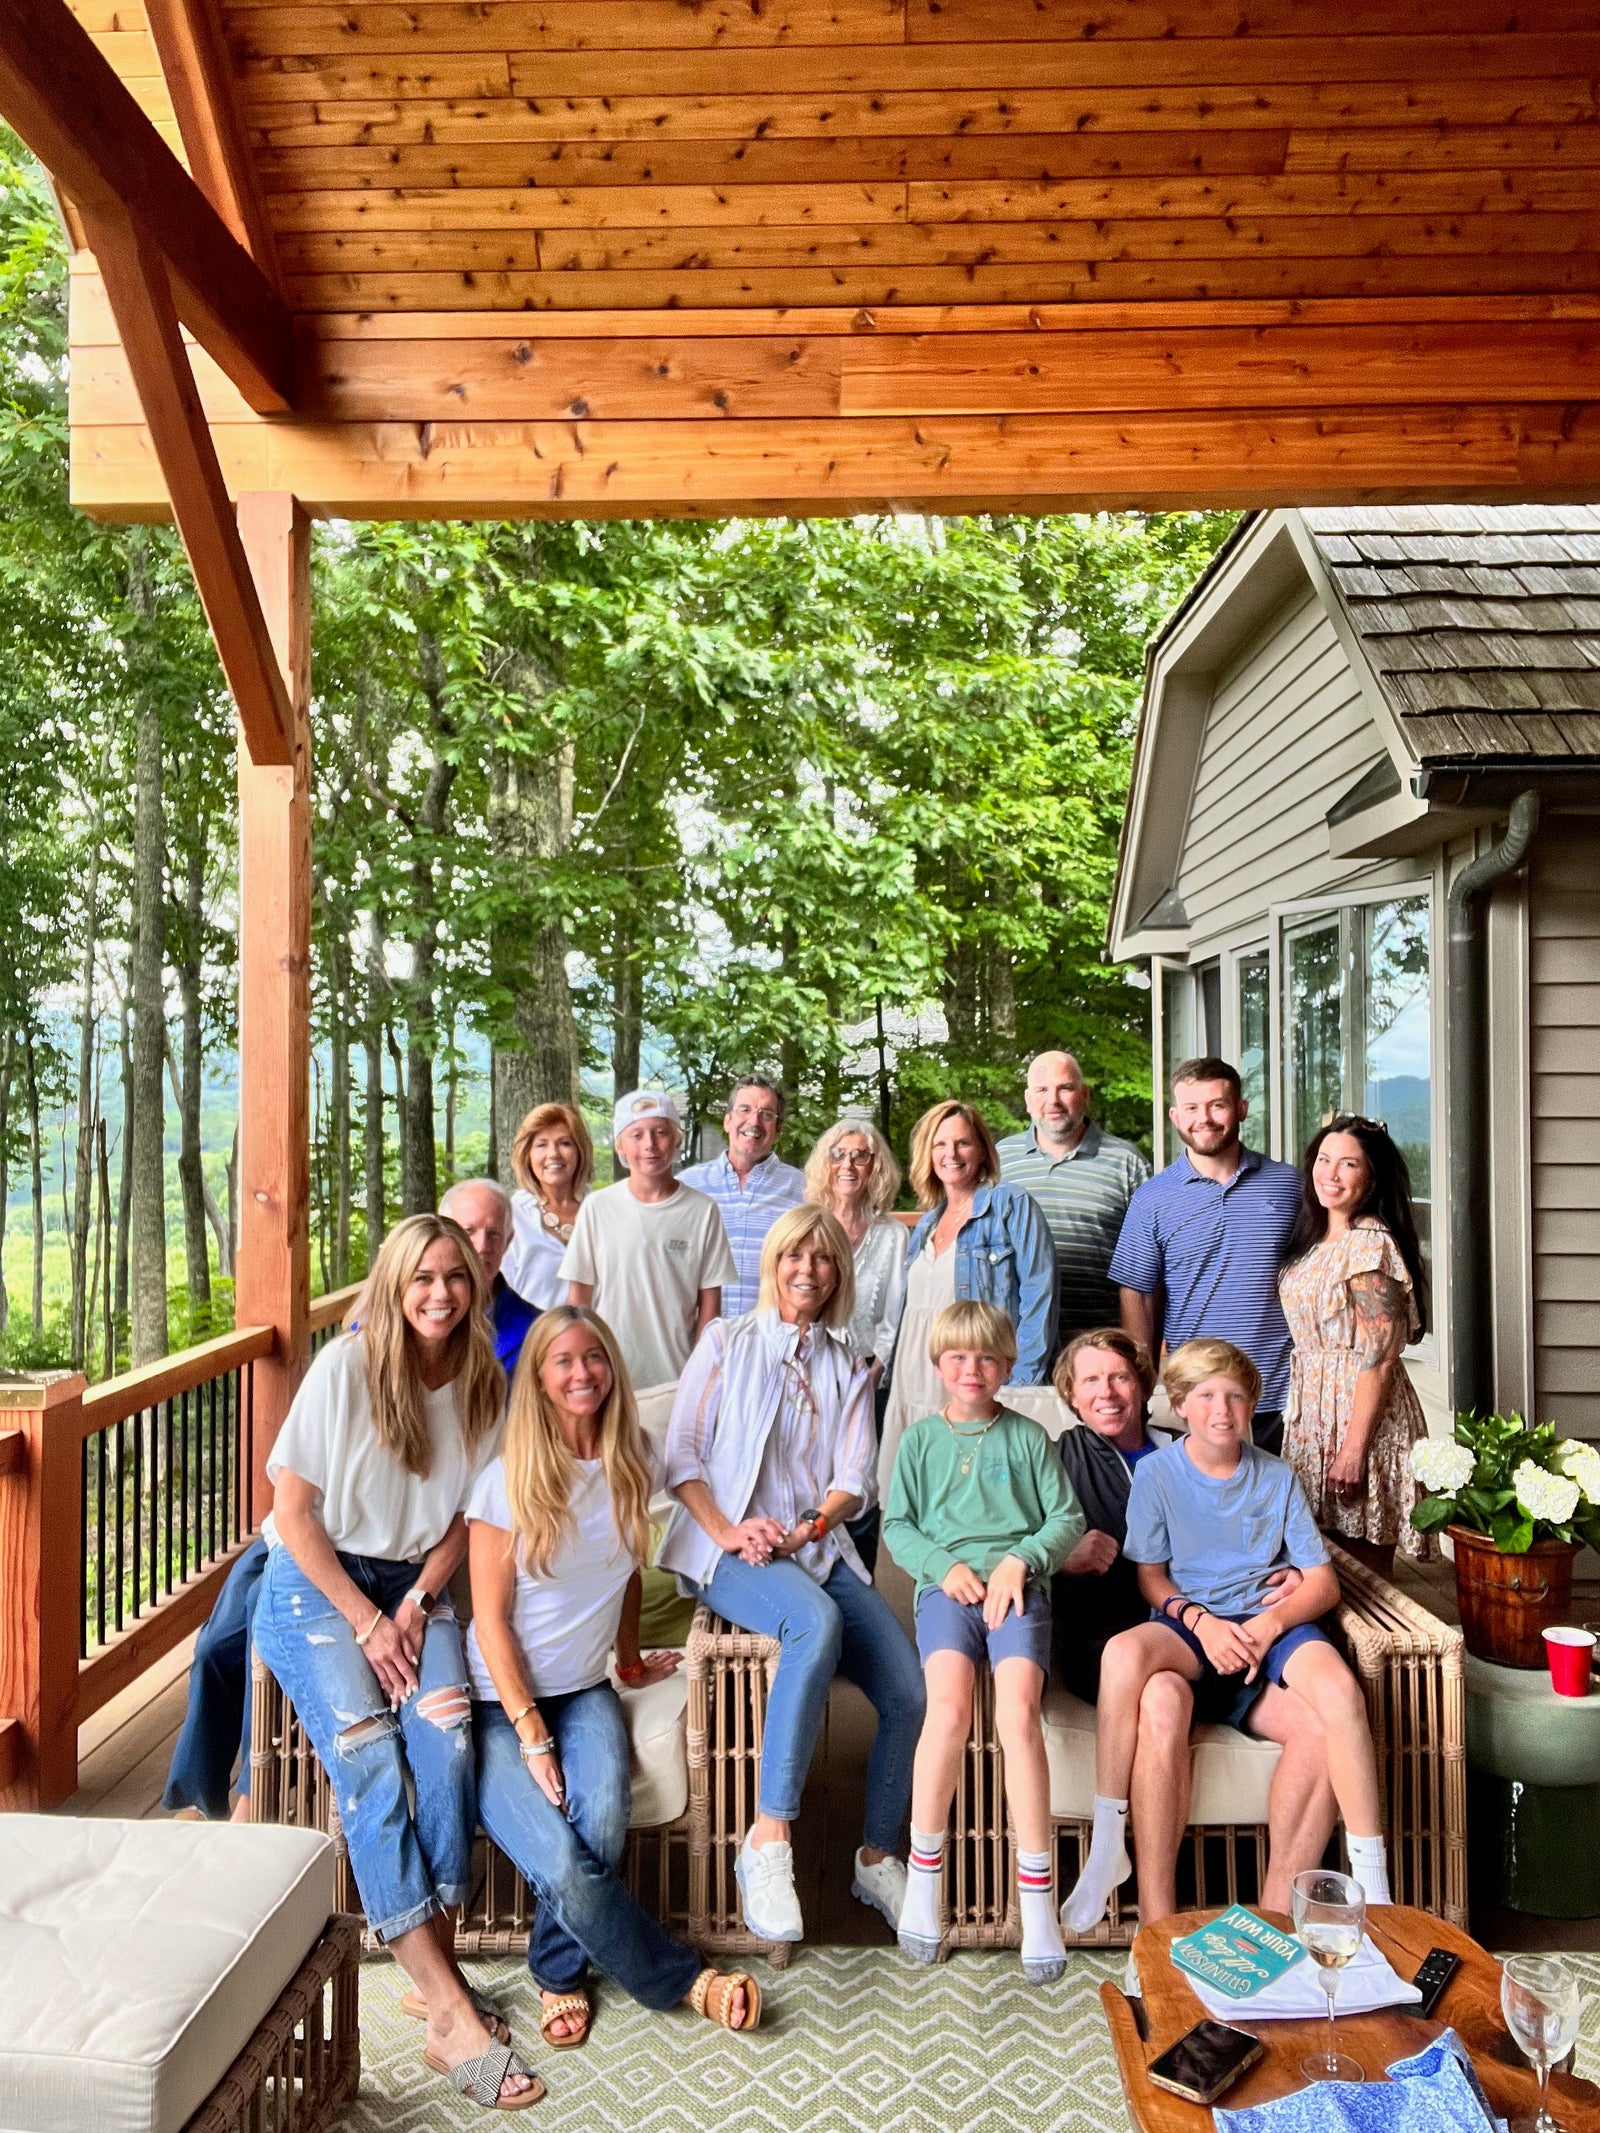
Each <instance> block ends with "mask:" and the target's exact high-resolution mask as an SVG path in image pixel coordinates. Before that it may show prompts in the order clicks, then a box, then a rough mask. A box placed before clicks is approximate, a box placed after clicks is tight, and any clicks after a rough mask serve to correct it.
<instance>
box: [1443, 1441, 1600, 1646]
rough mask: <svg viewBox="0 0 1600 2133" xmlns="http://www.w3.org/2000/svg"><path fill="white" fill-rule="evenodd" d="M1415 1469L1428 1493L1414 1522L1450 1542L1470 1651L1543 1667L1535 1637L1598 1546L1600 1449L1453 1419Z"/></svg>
mask: <svg viewBox="0 0 1600 2133" xmlns="http://www.w3.org/2000/svg"><path fill="white" fill-rule="evenodd" d="M1411 1471H1412V1473H1413V1474H1414V1475H1415V1476H1416V1479H1417V1481H1418V1483H1419V1484H1420V1485H1421V1487H1422V1488H1423V1489H1424V1490H1425V1491H1426V1492H1427V1493H1426V1494H1425V1495H1422V1496H1420V1497H1419V1498H1418V1499H1417V1502H1416V1505H1415V1507H1414V1509H1413V1510H1412V1513H1411V1523H1412V1524H1413V1525H1414V1526H1415V1527H1417V1529H1418V1530H1419V1531H1420V1532H1423V1533H1435V1532H1438V1531H1439V1530H1440V1529H1441V1528H1442V1529H1443V1530H1444V1531H1445V1532H1446V1533H1447V1534H1448V1535H1449V1537H1450V1539H1451V1541H1452V1543H1453V1544H1454V1552H1455V1569H1456V1602H1457V1606H1458V1607H1459V1610H1460V1614H1461V1632H1462V1636H1463V1637H1464V1639H1465V1641H1466V1646H1467V1650H1468V1651H1469V1652H1473V1653H1475V1654H1476V1655H1477V1656H1478V1657H1479V1658H1480V1659H1490V1660H1493V1661H1495V1662H1496V1663H1497V1664H1498V1665H1500V1666H1520V1667H1528V1668H1532V1667H1540V1666H1543V1664H1544V1647H1543V1642H1542V1637H1541V1633H1542V1632H1543V1631H1544V1630H1546V1629H1549V1628H1553V1627H1554V1626H1555V1625H1556V1624H1557V1623H1558V1622H1560V1621H1562V1620H1563V1619H1564V1618H1565V1616H1566V1614H1567V1611H1568V1609H1569V1608H1570V1606H1571V1603H1572V1559H1573V1557H1574V1556H1575V1555H1576V1553H1577V1551H1578V1549H1579V1547H1580V1546H1581V1545H1582V1544H1584V1543H1585V1542H1587V1543H1588V1545H1589V1546H1590V1547H1600V1451H1597V1450H1596V1449H1595V1447H1594V1446H1593V1445H1592V1444H1581V1443H1577V1442H1575V1441H1574V1440H1573V1439H1571V1438H1565V1437H1558V1436H1557V1435H1556V1429H1555V1424H1554V1423H1553V1422H1543V1423H1540V1424H1538V1425H1537V1427H1535V1426H1532V1425H1530V1424H1529V1423H1527V1422H1524V1420H1523V1419H1522V1417H1521V1415H1518V1414H1511V1415H1457V1417H1456V1427H1455V1435H1454V1436H1453V1437H1423V1438H1421V1439H1419V1441H1418V1442H1417V1443H1416V1444H1414V1445H1413V1446H1412V1447H1411Z"/></svg>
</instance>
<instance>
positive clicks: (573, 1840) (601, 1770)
mask: <svg viewBox="0 0 1600 2133" xmlns="http://www.w3.org/2000/svg"><path fill="white" fill-rule="evenodd" d="M539 1715H540V1716H541V1717H542V1718H543V1720H544V1722H545V1724H546V1725H547V1726H548V1727H549V1728H550V1731H551V1733H552V1734H553V1735H554V1736H555V1743H556V1755H557V1757H558V1758H559V1760H560V1763H561V1775H562V1778H563V1780H564V1783H565V1788H566V1796H567V1806H566V1812H565V1813H564V1814H563V1813H562V1811H561V1810H560V1809H559V1808H557V1807H552V1806H551V1804H550V1802H549V1800H547V1799H546V1797H545V1795H544V1793H543V1792H542V1791H541V1790H540V1788H539V1786H538V1785H537V1784H535V1782H534V1780H533V1777H532V1776H531V1774H530V1773H529V1771H528V1770H527V1769H526V1768H525V1767H524V1764H523V1761H522V1753H521V1750H520V1749H519V1748H518V1745H517V1736H516V1733H515V1732H514V1731H513V1729H512V1725H511V1721H510V1719H509V1718H508V1717H507V1716H506V1713H505V1712H504V1710H503V1709H502V1708H501V1706H500V1705H499V1704H497V1703H475V1704H474V1705H473V1707H472V1728H473V1732H474V1734H475V1736H476V1738H477V1744H478V1812H479V1814H480V1815H481V1816H482V1817H483V1826H484V1828H485V1829H486V1830H487V1831H488V1832H489V1834H490V1836H491V1837H493V1839H494V1841H495V1843H496V1844H498V1845H499V1847H500V1849H501V1850H502V1851H503V1852H504V1853H505V1855H506V1857H507V1858H508V1859H510V1860H511V1861H512V1862H513V1863H514V1864H515V1865H516V1866H517V1867H518V1868H519V1869H520V1870H521V1872H522V1874H523V1876H524V1877H525V1879H526V1880H527V1882H528V1883H529V1885H530V1887H531V1888H532V1889H533V1890H534V1892H535V1894H536V1895H537V1896H538V1899H539V1907H538V1909H537V1911H536V1912H535V1913H534V1920H533V1932H532V1935H531V1936H530V1938H529V1941H528V1968H529V1969H530V1970H531V1971H532V1972H533V1979H534V1983H535V1984H536V1985H537V1986H538V1987H539V1989H540V1991H541V1992H572V1991H574V1990H575V1989H576V1988H577V1987H578V1986H579V1985H581V1984H582V1982H583V1979H584V1975H585V1973H586V1971H587V1970H588V1967H589V1965H590V1963H593V1964H594V1966H595V1968H596V1969H597V1970H598V1971H600V1972H601V1974H602V1975H603V1976H605V1977H609V1978H613V1979H614V1980H615V1981H616V1983H617V1984H619V1985H620V1986H621V1987H622V1989H623V1990H624V1991H625V1992H628V1993H631V1994H632V1995H633V1997H634V1999H636V2000H638V2001H640V2002H641V2003H642V2004H643V2005H644V2006H646V2007H653V2008H655V2009H657V2010H660V2009H662V2008H667V2007H676V2006H677V2004H678V2002H679V2001H680V2000H682V1999H685V1998H687V1996H688V1992H689V1988H690V1986H691V1985H692V1984H693V1983H694V1981H695V1979H696V1978H697V1977H698V1976H699V1975H700V1970H701V1962H700V1958H699V1956H698V1955H696V1953H695V1952H694V1950H693V1949H692V1948H689V1947H686V1946H685V1945H684V1943H683V1942H682V1941H681V1940H676V1939H674V1938H673V1936H672V1935H671V1934H670V1933H669V1932H668V1931H667V1929H666V1927H665V1926H663V1925H661V1924H659V1923H658V1921H657V1920H655V1919H654V1918H652V1917H651V1915H650V1913H649V1912H648V1911H646V1910H644V1909H643V1908H642V1907H641V1906H640V1905H639V1904H637V1903H635V1901H634V1899H633V1898H632V1897H631V1896H630V1895H629V1894H628V1892H627V1890H626V1889H625V1888H624V1887H623V1886H622V1883H621V1882H620V1881H619V1880H618V1879H617V1868H618V1867H619V1866H620V1865H621V1863H622V1852H623V1847H624V1845H625V1844H626V1843H627V1841H628V1817H629V1814H630V1812H631V1809H632V1804H633V1801H632V1787H631V1785H630V1784H629V1781H628V1730H627V1726H626V1724H625V1723H624V1720H623V1716H622V1705H621V1704H620V1703H619V1702H618V1700H617V1695H616V1691H615V1690H614V1689H613V1688H612V1687H611V1686H610V1684H609V1683H608V1682H601V1684H600V1685H599V1687H598V1688H593V1689H578V1690H577V1691H575V1692H574V1693H573V1694H572V1695H570V1696H541V1697H540V1698H539Z"/></svg>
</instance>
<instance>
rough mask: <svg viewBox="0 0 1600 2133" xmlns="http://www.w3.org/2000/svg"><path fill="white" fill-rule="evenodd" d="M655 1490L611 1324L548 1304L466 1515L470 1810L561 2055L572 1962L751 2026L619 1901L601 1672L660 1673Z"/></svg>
mask: <svg viewBox="0 0 1600 2133" xmlns="http://www.w3.org/2000/svg"><path fill="white" fill-rule="evenodd" d="M654 1486H655V1475H654V1472H653V1468H652V1462H651V1456H650V1447H649V1443H648V1440H647V1439H646V1437H645V1435H644V1432H643V1431H642V1430H641V1429H640V1427H639V1415H638V1409H637V1407H636V1406H635V1404H634V1398H633V1390H632V1387H631V1386H630V1384H629V1382H628V1374H627V1371H626V1369H625V1367H624V1365H623V1362H622V1358H621V1355H620V1353H619V1351H618V1347H617V1343H616V1340H615V1338H614V1337H613V1335H612V1332H611V1329H610V1328H609V1327H608V1326H607V1325H606V1323H605V1321H604V1320H603V1319H601V1318H598V1317H596V1315H595V1313H594V1312H593V1311H590V1310H586V1309H584V1308H582V1307H580V1306H577V1305H558V1306H557V1307H556V1309H554V1310H552V1311H547V1312H545V1313H544V1315H543V1316H542V1317H541V1318H540V1319H539V1320H538V1321H537V1322H536V1324H535V1325H534V1327H533V1330H532V1332H531V1333H530V1334H529V1335H528V1338H527V1341H526V1343H525V1345H524V1347H523V1350H522V1356H521V1359H520V1361H519V1362H518V1364H517V1371H516V1376H515V1378H514V1379H513V1381H512V1386H511V1404H510V1407H509V1409H508V1411H507V1416H506V1435H505V1448H504V1452H503V1454H502V1456H501V1457H500V1458H499V1459H496V1460H494V1461H493V1462H492V1463H491V1464H490V1465H489V1466H488V1467H487V1468H486V1469H485V1471H484V1473H483V1475H482V1476H481V1478H480V1479H479V1481H478V1484H477V1486H476V1488H475V1489H474V1490H473V1492H472V1500H471V1502H470V1503H469V1504H468V1506H467V1521H468V1525H469V1527H470V1531H471V1544H470V1545H471V1559H472V1628H471V1630H470V1632H469V1633H468V1638H467V1656H468V1662H469V1664H470V1667H471V1670H472V1693H473V1699H474V1701H473V1726H474V1731H475V1733H476V1735H477V1744H478V1811H479V1813H480V1815H481V1816H482V1818H483V1826H484V1828H485V1829H486V1830H488V1832H489V1834H490V1836H492V1837H493V1838H494V1840H495V1842H496V1844H498V1845H499V1846H500V1848H501V1850H502V1851H503V1852H505V1854H506V1855H507V1857H508V1858H510V1859H511V1860H513V1861H514V1862H515V1864H516V1865H517V1867H518V1868H519V1869H520V1870H521V1872H522V1874H523V1875H524V1877H525V1878H526V1880H527V1881H528V1882H529V1884H530V1885H531V1886H532V1887H533V1888H534V1889H535V1890H536V1891H537V1894H538V1898H539V1904H538V1909H537V1911H536V1913H535V1915H534V1922H533V1932H532V1935H531V1937H530V1939H529V1942H528V1968H529V1969H530V1970H531V1971H532V1973H533V1980H534V1983H535V1984H536V1985H537V1986H538V1987H539V1990H540V1993H541V1995H542V1998H543V2002H544V2006H543V2012H542V2014H541V2017H540V2023H539V2028H540V2033H541V2034H542V2035H543V2036H544V2037H545V2039H546V2040H547V2041H548V2042H549V2043H550V2044H551V2045H552V2046H553V2047H554V2048H555V2049H556V2050H558V2051H566V2050H571V2049H572V2048H573V2047H574V2046H576V2045H580V2044H582V2043H583V2042H584V2040H585V2039H586V2038H587V2036H588V2034H589V2022H590V2006H589V1996H588V1993H587V1992H586V1991H585V1990H584V1980H585V1977H586V1976H587V1974H588V1970H589V1966H590V1964H591V1963H592V1964H593V1965H594V1967H595V1968H596V1969H597V1970H599V1971H601V1972H602V1973H603V1974H604V1975H605V1976H606V1977H609V1978H613V1979H614V1980H615V1981H616V1982H617V1983H618V1984H619V1985H621V1986H622V1987H623V1989H624V1990H625V1991H626V1992H629V1993H631V1994H632V1996H633V1997H634V1999H636V2000H638V2001H640V2002H641V2003H642V2004H643V2005H644V2006H646V2007H651V2008H656V2009H664V2008H668V2007H676V2006H677V2005H678V2004H679V2003H680V2002H681V2001H687V2002H688V2003H689V2004H690V2005H691V2006H692V2007H693V2008H694V2009H695V2010H696V2011H697V2012H698V2013H700V2014H703V2015H705V2016H707V2017H708V2018H709V2019H710V2020H711V2021H713V2022H718V2023H720V2024H721V2025H722V2026H723V2027H724V2028H727V2029H753V2028H754V2027H755V2025H756V2023H757V2022H758V2021H759V2020H760V2017H761V1994H760V1992H759V1990H758V1989H757V1987H756V1985H755V1983H754V1981H753V1980H752V1979H751V1978H750V1977H749V1976H748V1975H747V1974H746V1973H745V1972H744V1971H735V1972H734V1973H733V1974H732V1975H731V1976H725V1975H723V1974H721V1973H719V1972H718V1971H715V1970H708V1969H706V1968H704V1967H703V1966H702V1964H701V1961H700V1958H699V1956H698V1955H697V1954H696V1953H695V1951H694V1950H693V1949H692V1948H690V1947H688V1946H686V1945H685V1943H684V1942H682V1941H680V1940H677V1939H675V1938H674V1937H673V1935H672V1934H670V1933H669V1932H668V1931H667V1930H666V1928H665V1927H664V1926H662V1925H660V1924H659V1923H658V1922H657V1921H656V1920H655V1919H654V1918H652V1917H651V1915H650V1913H649V1912H648V1911H646V1910H644V1909H643V1908H642V1907H641V1905H639V1904H638V1903H637V1902H635V1900H634V1898H633V1897H632V1896H630V1895H629V1893H628V1891H627V1890H626V1889H625V1888H624V1887H623V1885H622V1883H621V1882H620V1881H619V1880H618V1879H617V1873H616V1870H617V1868H618V1866H619V1865H620V1864H621V1862H622V1853H623V1847H624V1845H625V1844H626V1843H627V1838H628V1821H629V1816H630V1810H631V1805H632V1802H631V1798H630V1787H629V1780H628V1734H627V1727H626V1724H625V1723H624V1720H623V1715H622V1705H621V1703H620V1701H619V1700H618V1697H617V1693H616V1691H615V1689H613V1688H612V1686H611V1683H610V1681H609V1680H608V1679H607V1663H608V1661H609V1659H610V1657H611V1654H612V1652H613V1650H615V1652H616V1655H617V1674H618V1677H619V1679H621V1680H622V1681H623V1682H625V1683H626V1684H628V1685H629V1686H642V1685H643V1684H644V1683H646V1682H649V1681H660V1680H664V1679H665V1678H666V1676H667V1675H668V1674H670V1673H671V1672H672V1670H673V1668H674V1667H675V1666H676V1665H677V1663H678V1654H677V1653H676V1652H671V1653H663V1654H659V1655H657V1656H656V1657H655V1658H652V1659H641V1658H640V1656H639V1600H640V1586H639V1565H640V1563H641V1561H642V1560H643V1559H644V1555H645V1551H646V1548H647V1547H648V1545H649V1538H650V1495H651V1491H652V1489H653V1488H654Z"/></svg>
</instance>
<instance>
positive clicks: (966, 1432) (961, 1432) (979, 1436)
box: [939, 1407, 1000, 1474]
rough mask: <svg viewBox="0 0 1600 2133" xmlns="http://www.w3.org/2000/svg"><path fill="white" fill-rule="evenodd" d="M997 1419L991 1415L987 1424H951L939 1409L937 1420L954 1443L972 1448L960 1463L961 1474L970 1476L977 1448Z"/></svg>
mask: <svg viewBox="0 0 1600 2133" xmlns="http://www.w3.org/2000/svg"><path fill="white" fill-rule="evenodd" d="M999 1419H1000V1417H999V1416H998V1415H991V1416H990V1417H989V1419H988V1421H987V1422H952V1421H951V1419H950V1417H949V1416H948V1415H947V1414H946V1413H945V1411H944V1409H943V1408H942V1407H941V1408H940V1410H939V1420H940V1421H941V1422H942V1423H943V1424H944V1426H945V1428H946V1429H947V1430H948V1431H949V1432H950V1434H951V1436H952V1437H954V1438H955V1440H956V1442H957V1443H958V1444H970V1445H971V1446H972V1449H971V1451H970V1452H968V1454H967V1456H966V1457H965V1458H964V1459H963V1460H962V1462H961V1471H962V1473H963V1474H970V1473H971V1472H972V1462H973V1460H974V1459H976V1458H977V1456H978V1446H979V1445H980V1444H981V1443H982V1441H983V1439H984V1438H985V1437H986V1436H987V1435H988V1434H989V1432H990V1430H992V1429H993V1428H994V1426H995V1424H996V1423H997V1422H998V1421H999Z"/></svg>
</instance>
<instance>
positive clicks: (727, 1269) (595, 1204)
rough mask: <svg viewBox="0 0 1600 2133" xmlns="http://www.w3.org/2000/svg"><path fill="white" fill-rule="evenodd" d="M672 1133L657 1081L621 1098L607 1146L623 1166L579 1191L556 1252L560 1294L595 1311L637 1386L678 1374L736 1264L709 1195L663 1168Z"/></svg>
mask: <svg viewBox="0 0 1600 2133" xmlns="http://www.w3.org/2000/svg"><path fill="white" fill-rule="evenodd" d="M681 1138H682V1135H681V1132H680V1130H679V1126H678V1114H677V1110H676V1108H675V1106H674V1104H673V1101H672V1098H671V1097H670V1096H668V1095H666V1094H664V1093H663V1092H662V1091H661V1090H659V1089H636V1090H635V1091H634V1093H633V1094H632V1095H631V1096H624V1097H623V1098H622V1099H621V1101H620V1102H619V1103H618V1105H617V1107H616V1110H615V1113H614V1114H613V1119H612V1146H613V1147H614V1148H615V1149H616V1151H617V1153H618V1154H619V1155H620V1156H621V1157H622V1159H623V1161H624V1162H625V1163H626V1164H627V1166H628V1175H627V1176H626V1178H624V1179H623V1180H622V1182H621V1183H620V1184H617V1185H608V1186H607V1187H606V1189H605V1190H604V1191H603V1192H595V1193H591V1194H590V1195H589V1197H588V1199H587V1200H585V1201H584V1203H583V1206H582V1208H581V1209H580V1210H579V1213H578V1220H577V1224H576V1226H575V1228H574V1229H573V1232H572V1242H571V1243H570V1244H569V1245H568V1246H567V1249H566V1254H565V1256H564V1258H563V1259H562V1261H561V1268H560V1273H561V1278H562V1280H564V1281H565V1282H566V1284H567V1301H568V1303H572V1304H580V1305H585V1306H588V1307H590V1308H592V1309H594V1310H595V1311H598V1312H599V1314H600V1316H601V1317H602V1318H603V1319H604V1320H605V1321H606V1324H607V1325H608V1326H610V1328H611V1330H612V1331H613V1332H614V1333H615V1334H616V1336H617V1342H618V1345H619V1346H620V1347H621V1349H622V1355H623V1360H624V1361H625V1362H626V1364H627V1366H628V1374H629V1376H630V1377H631V1378H632V1380H633V1382H634V1384H635V1385H639V1386H650V1385H670V1384H672V1383H673V1382H674V1381H675V1380H676V1379H677V1377H678V1375H679V1373H680V1372H681V1371H682V1369H683V1366H684V1364H685V1363H686V1362H687V1361H688V1360H689V1356H690V1353H691V1351H692V1350H693V1348H694V1344H695V1342H696V1341H697V1340H698V1339H699V1338H700V1335H701V1334H702V1333H703V1332H704V1331H705V1329H706V1327H707V1326H709V1325H710V1323H711V1321H712V1320H713V1319H714V1318H715V1317H717V1316H718V1314H719V1312H720V1310H721V1308H722V1284H723V1283H724V1282H725V1281H732V1280H733V1279H734V1276H735V1272H736V1269H735V1266H734V1261H733V1253H732V1250H731V1249H730V1247H729V1244H728V1233H727V1231H726V1230H725V1229H724V1228H723V1224H722V1214H721V1211H720V1209H719V1208H718V1206H717V1203H716V1201H715V1200H713V1199H711V1198H710V1197H709V1195H707V1194H706V1193H703V1192H696V1191H695V1189H694V1187H693V1186H692V1185H685V1184H683V1183H682V1181H681V1180H680V1179H678V1178H675V1177H674V1176H673V1174H672V1165H673V1161H674V1159H675V1157H676V1156H677V1153H678V1145H679V1142H680V1140H681Z"/></svg>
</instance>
